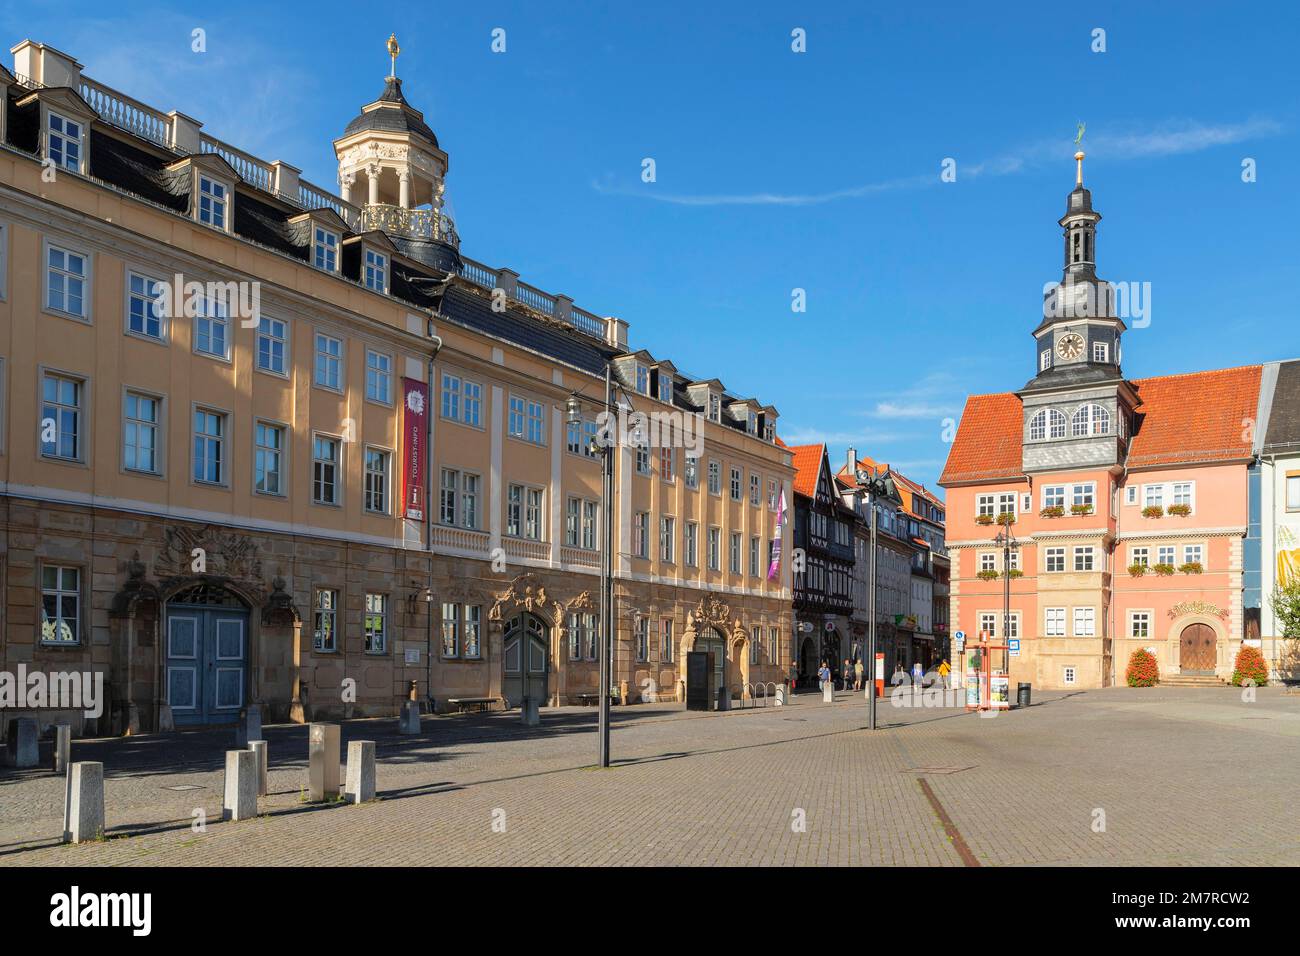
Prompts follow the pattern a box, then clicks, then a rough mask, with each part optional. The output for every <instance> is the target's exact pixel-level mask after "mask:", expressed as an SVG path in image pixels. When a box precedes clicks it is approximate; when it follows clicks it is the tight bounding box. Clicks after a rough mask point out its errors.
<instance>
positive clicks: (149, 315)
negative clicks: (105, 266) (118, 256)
mask: <svg viewBox="0 0 1300 956" xmlns="http://www.w3.org/2000/svg"><path fill="white" fill-rule="evenodd" d="M159 285H160V283H159V282H158V280H156V279H151V278H150V277H149V276H147V275H143V274H141V273H139V272H134V271H128V272H127V274H126V330H127V331H128V332H130V333H131V334H132V335H139V336H142V337H144V338H147V339H154V340H155V341H158V342H161V341H163V338H164V336H165V334H166V327H165V326H164V325H163V317H162V315H160V314H159V312H158V288H159Z"/></svg>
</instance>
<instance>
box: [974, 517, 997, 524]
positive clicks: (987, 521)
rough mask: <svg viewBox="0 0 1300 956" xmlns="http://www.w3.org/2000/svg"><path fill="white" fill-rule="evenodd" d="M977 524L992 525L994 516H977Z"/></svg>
mask: <svg viewBox="0 0 1300 956" xmlns="http://www.w3.org/2000/svg"><path fill="white" fill-rule="evenodd" d="M975 523H976V524H992V523H993V516H992V515H976V516H975Z"/></svg>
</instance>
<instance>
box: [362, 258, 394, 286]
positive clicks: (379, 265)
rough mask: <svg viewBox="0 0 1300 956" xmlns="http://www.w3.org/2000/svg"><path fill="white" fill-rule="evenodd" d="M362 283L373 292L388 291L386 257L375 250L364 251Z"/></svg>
mask: <svg viewBox="0 0 1300 956" xmlns="http://www.w3.org/2000/svg"><path fill="white" fill-rule="evenodd" d="M362 282H363V284H364V285H365V287H366V288H367V289H373V290H374V291H375V292H387V291H388V256H386V255H384V254H383V253H382V252H378V251H377V250H375V249H366V256H365V266H364V268H363V269H362Z"/></svg>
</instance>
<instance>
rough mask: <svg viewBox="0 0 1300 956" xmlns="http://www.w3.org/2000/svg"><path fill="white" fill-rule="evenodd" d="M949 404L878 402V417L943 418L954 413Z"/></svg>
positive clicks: (875, 414)
mask: <svg viewBox="0 0 1300 956" xmlns="http://www.w3.org/2000/svg"><path fill="white" fill-rule="evenodd" d="M954 413H955V412H954V410H953V409H952V408H951V407H950V406H948V405H928V404H926V403H924V402H876V408H875V411H874V412H871V413H869V414H872V415H874V417H876V418H943V417H944V416H945V415H952V414H954Z"/></svg>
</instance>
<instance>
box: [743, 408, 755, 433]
mask: <svg viewBox="0 0 1300 956" xmlns="http://www.w3.org/2000/svg"><path fill="white" fill-rule="evenodd" d="M745 431H746V432H748V433H749V434H751V435H757V434H758V416H757V415H755V414H754V413H753V412H750V413H749V419H748V421H746V423H745Z"/></svg>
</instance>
